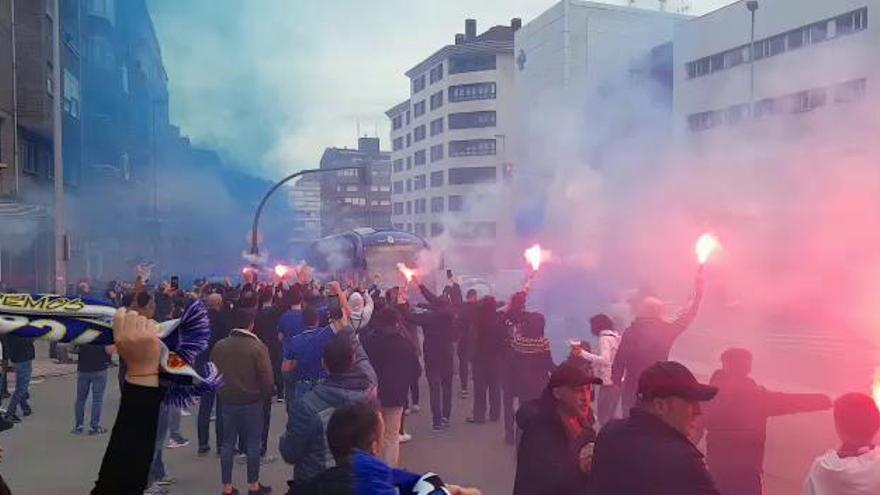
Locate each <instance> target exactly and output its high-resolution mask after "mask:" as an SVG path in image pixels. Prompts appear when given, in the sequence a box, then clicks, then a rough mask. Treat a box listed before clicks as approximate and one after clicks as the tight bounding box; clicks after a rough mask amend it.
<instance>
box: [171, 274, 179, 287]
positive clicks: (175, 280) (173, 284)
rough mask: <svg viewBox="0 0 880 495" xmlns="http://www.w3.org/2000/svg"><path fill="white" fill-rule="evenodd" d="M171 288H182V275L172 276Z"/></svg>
mask: <svg viewBox="0 0 880 495" xmlns="http://www.w3.org/2000/svg"><path fill="white" fill-rule="evenodd" d="M171 288H172V289H174V290H177V289H179V288H180V277H178V276H177V275H174V276H173V277H171Z"/></svg>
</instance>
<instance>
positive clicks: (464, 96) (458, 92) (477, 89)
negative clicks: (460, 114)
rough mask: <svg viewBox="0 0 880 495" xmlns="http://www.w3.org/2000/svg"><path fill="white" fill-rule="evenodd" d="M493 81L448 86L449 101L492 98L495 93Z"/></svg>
mask: <svg viewBox="0 0 880 495" xmlns="http://www.w3.org/2000/svg"><path fill="white" fill-rule="evenodd" d="M495 88H496V86H495V83H493V82H484V83H474V84H459V85H458V86H450V87H449V101H450V103H451V102H458V101H471V100H494V99H495V97H496V96H497V95H496V92H495Z"/></svg>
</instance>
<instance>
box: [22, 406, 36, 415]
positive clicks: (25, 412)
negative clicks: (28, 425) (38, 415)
mask: <svg viewBox="0 0 880 495" xmlns="http://www.w3.org/2000/svg"><path fill="white" fill-rule="evenodd" d="M33 413H34V410H33V409H31V406H29V405H27V404H22V405H21V414H23V415H24V416H30V415H31V414H33Z"/></svg>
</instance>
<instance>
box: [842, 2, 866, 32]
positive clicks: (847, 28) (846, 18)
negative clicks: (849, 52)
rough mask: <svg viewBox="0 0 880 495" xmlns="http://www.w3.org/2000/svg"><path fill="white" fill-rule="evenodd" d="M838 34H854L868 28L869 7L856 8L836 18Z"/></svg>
mask: <svg viewBox="0 0 880 495" xmlns="http://www.w3.org/2000/svg"><path fill="white" fill-rule="evenodd" d="M834 25H835V27H836V29H835V32H836V33H837V36H843V35H846V34H852V33H855V32H856V31H863V30H865V29H867V28H868V8H867V7H865V8H863V9H859V10H856V11H855V12H850V13H848V14H844V15H842V16H840V17H837V18H836V19H834Z"/></svg>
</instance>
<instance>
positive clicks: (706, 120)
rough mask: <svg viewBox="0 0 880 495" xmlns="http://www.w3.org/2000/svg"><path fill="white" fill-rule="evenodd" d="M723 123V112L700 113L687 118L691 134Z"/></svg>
mask: <svg viewBox="0 0 880 495" xmlns="http://www.w3.org/2000/svg"><path fill="white" fill-rule="evenodd" d="M723 121H724V112H721V111H710V112H700V113H695V114H693V115H689V116H688V127H690V130H691V131H692V132H699V131H705V130H708V129H711V128H713V127H716V126H719V125H721V123H722V122H723Z"/></svg>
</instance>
